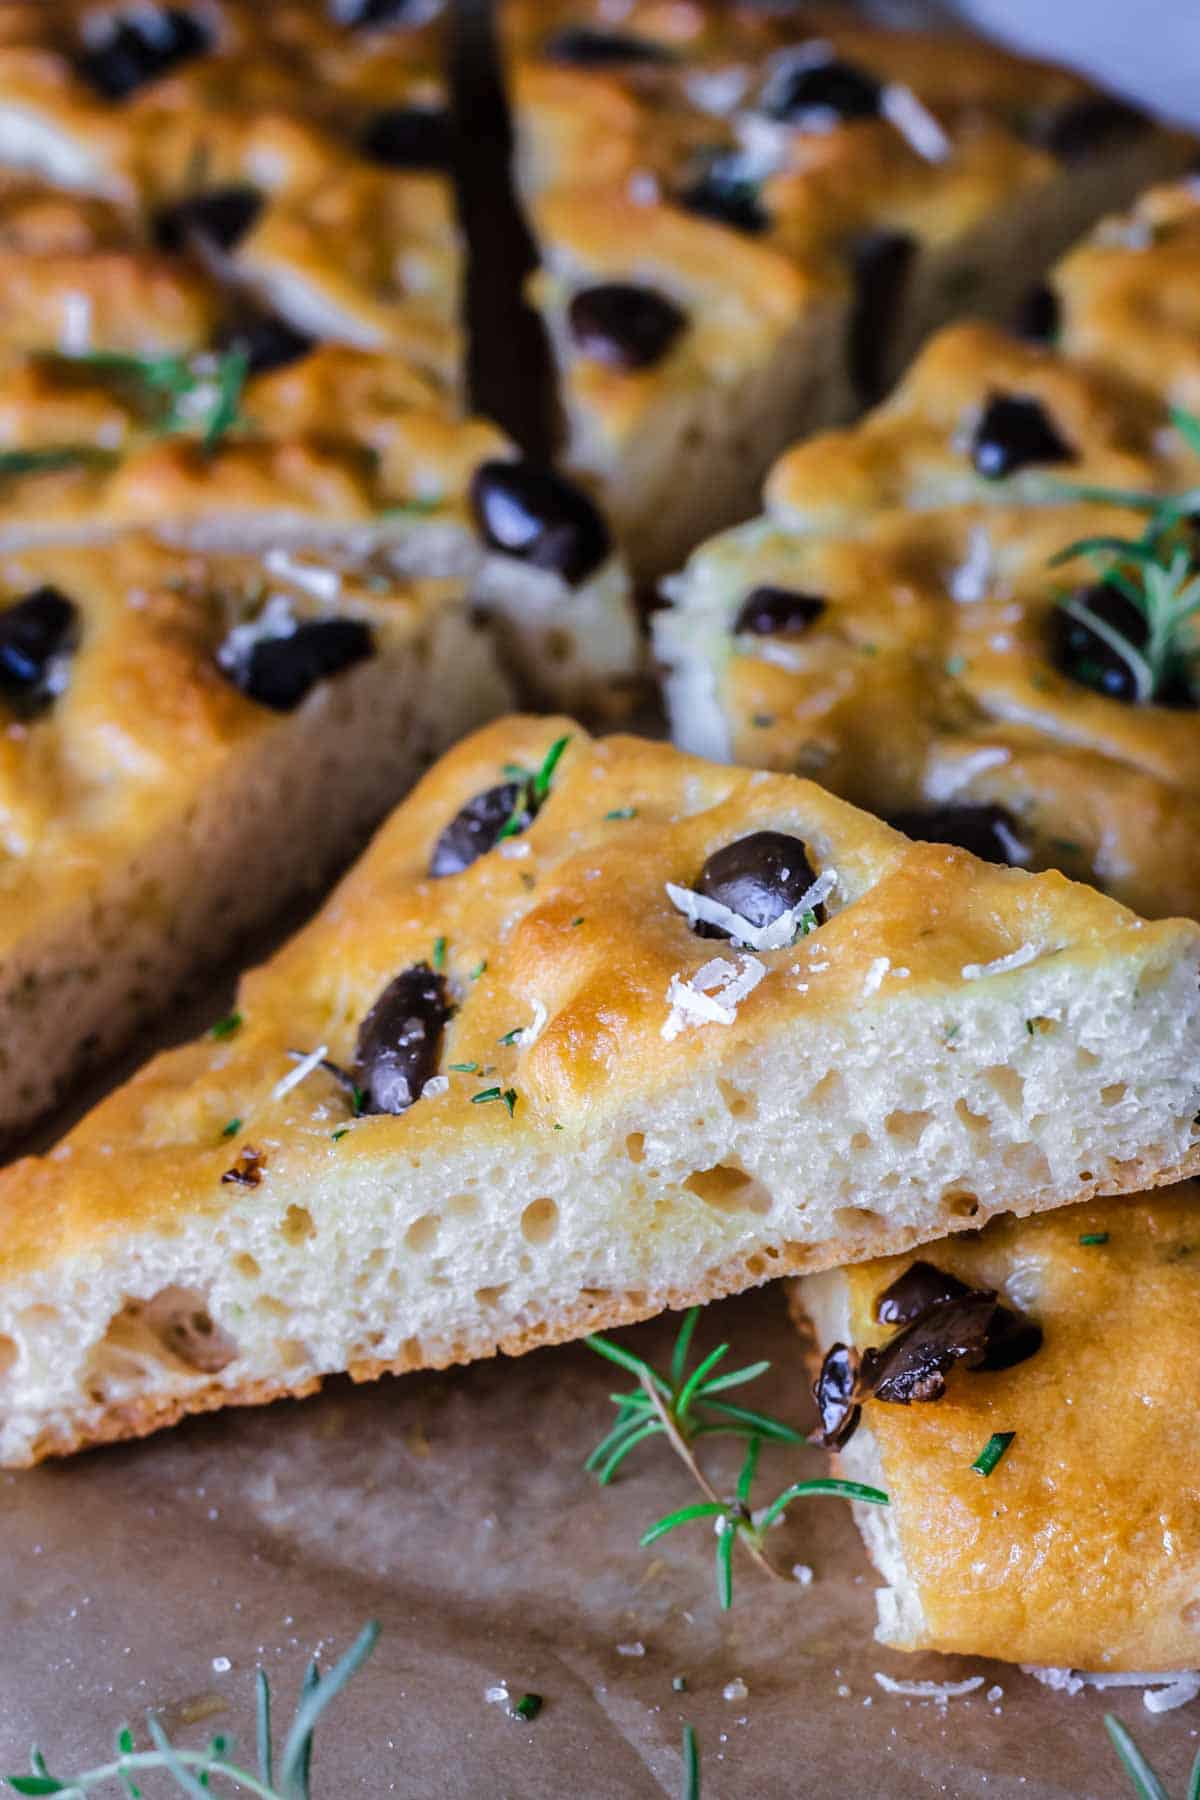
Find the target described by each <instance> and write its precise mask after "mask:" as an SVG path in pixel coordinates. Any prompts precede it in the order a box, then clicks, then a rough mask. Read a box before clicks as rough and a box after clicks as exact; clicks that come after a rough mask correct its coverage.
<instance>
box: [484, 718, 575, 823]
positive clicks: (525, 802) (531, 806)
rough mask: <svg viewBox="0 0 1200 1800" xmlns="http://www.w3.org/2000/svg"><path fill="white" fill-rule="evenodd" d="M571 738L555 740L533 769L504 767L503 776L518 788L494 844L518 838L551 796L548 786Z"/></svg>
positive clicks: (516, 765) (518, 766) (517, 765)
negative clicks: (513, 782)
mask: <svg viewBox="0 0 1200 1800" xmlns="http://www.w3.org/2000/svg"><path fill="white" fill-rule="evenodd" d="M570 741H571V739H570V735H569V734H567V735H566V736H564V737H560V738H555V740H554V742H553V743H552V744H551V746H550V748H549V749H548V750H547V752H546V754H545V756H543V758H542V760H541V762H540V764H539V765H538V767H537V768H536V769H527V768H525V767H524V766H523V764H521V763H505V765H504V774H505V775H506V776H507V777H508V779H509V780H510V781H515V782H516V784H517V797H516V800H515V801H514V802H513V809H512V811H511V813H510V814H509V815H508V818H507V819H506V820H505V821H504V824H503V825H502V826H501V828H500V831H499V832H498V833H497V836H496V842H497V843H498V844H499V843H502V842H503V840H504V839H505V838H510V837H517V836H519V834H520V833H521V832H522V831H524V829H525V827H526V825H527V824H528V822H529V819H530V817H531V816H532V815H533V814H534V813H536V812H537V811H538V809H539V807H541V805H542V803H543V802H544V801H545V798H546V796H547V794H548V793H549V792H550V783H551V781H552V780H553V778H554V771H555V769H557V767H558V764H559V760H560V759H561V757H562V753H563V751H564V750H565V749H566V747H567V745H568V744H569V743H570Z"/></svg>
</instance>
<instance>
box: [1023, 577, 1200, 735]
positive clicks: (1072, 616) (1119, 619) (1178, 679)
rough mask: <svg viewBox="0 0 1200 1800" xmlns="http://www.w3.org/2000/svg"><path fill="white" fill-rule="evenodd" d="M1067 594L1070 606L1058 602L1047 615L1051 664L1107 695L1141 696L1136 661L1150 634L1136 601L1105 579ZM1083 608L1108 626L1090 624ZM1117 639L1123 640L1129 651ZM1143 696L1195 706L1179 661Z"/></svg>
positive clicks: (1132, 699) (1127, 698) (1167, 703)
mask: <svg viewBox="0 0 1200 1800" xmlns="http://www.w3.org/2000/svg"><path fill="white" fill-rule="evenodd" d="M1069 599H1070V601H1071V602H1072V609H1071V611H1068V610H1067V608H1066V606H1062V605H1060V606H1057V607H1055V609H1054V611H1053V612H1052V613H1051V615H1050V656H1051V660H1052V661H1053V663H1054V665H1055V667H1056V668H1057V669H1059V670H1060V671H1061V673H1062V674H1064V675H1067V676H1069V677H1070V679H1071V680H1072V681H1077V682H1079V683H1080V685H1081V686H1082V687H1089V688H1093V689H1094V690H1095V691H1096V693H1098V694H1104V695H1106V696H1107V697H1108V698H1109V699H1110V700H1125V701H1129V702H1136V701H1137V700H1138V699H1139V698H1141V697H1142V695H1141V694H1140V692H1139V685H1138V671H1137V666H1136V664H1137V661H1140V659H1141V652H1142V651H1143V650H1144V649H1145V646H1146V641H1147V638H1148V636H1149V626H1148V624H1147V622H1146V615H1145V614H1144V613H1143V612H1142V609H1141V607H1140V606H1138V605H1136V604H1135V602H1134V601H1132V600H1130V599H1128V598H1127V597H1126V595H1124V594H1122V593H1121V592H1120V591H1119V590H1118V589H1117V588H1115V587H1113V586H1112V585H1111V584H1110V583H1108V582H1097V583H1096V584H1095V586H1093V587H1088V588H1080V589H1078V590H1077V591H1076V592H1075V593H1074V594H1072V595H1070V596H1069ZM1085 614H1086V615H1089V616H1090V617H1092V618H1094V619H1095V620H1096V621H1097V625H1098V626H1107V627H1108V628H1109V629H1108V631H1107V632H1105V631H1104V630H1101V629H1093V627H1092V626H1091V625H1089V623H1088V619H1087V617H1085V616H1083V615H1085ZM1122 644H1128V646H1129V654H1128V655H1126V654H1125V653H1124V652H1123V651H1122V649H1121V645H1122ZM1146 697H1147V698H1150V699H1153V700H1155V701H1157V702H1158V704H1159V705H1160V706H1180V707H1191V706H1194V705H1195V704H1196V702H1195V699H1194V697H1193V695H1192V691H1191V687H1190V685H1189V683H1188V680H1187V671H1186V667H1185V666H1184V664H1183V663H1182V661H1180V662H1179V663H1178V664H1177V665H1175V666H1174V667H1172V668H1170V669H1169V670H1168V671H1167V674H1166V678H1165V679H1164V680H1161V681H1160V683H1159V685H1158V687H1157V688H1156V689H1155V692H1154V693H1153V694H1152V695H1150V696H1146Z"/></svg>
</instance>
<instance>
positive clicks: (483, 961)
mask: <svg viewBox="0 0 1200 1800" xmlns="http://www.w3.org/2000/svg"><path fill="white" fill-rule="evenodd" d="M486 968H487V957H486V956H481V957H480V959H479V961H478V962H477V963H476V964H475V967H474V968H473V969H472V970H471V976H470V979H471V980H472V981H478V980H479V977H480V976H481V975H482V974H483V971H484V970H485V969H486Z"/></svg>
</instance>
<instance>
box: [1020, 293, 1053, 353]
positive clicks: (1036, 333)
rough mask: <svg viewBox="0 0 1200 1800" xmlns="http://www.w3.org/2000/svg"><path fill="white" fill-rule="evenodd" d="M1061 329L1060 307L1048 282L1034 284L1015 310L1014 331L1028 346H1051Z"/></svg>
mask: <svg viewBox="0 0 1200 1800" xmlns="http://www.w3.org/2000/svg"><path fill="white" fill-rule="evenodd" d="M1061 327H1062V307H1061V305H1060V304H1059V298H1058V295H1057V294H1056V293H1055V291H1054V289H1053V288H1052V287H1051V286H1050V284H1049V282H1048V281H1039V282H1036V283H1035V285H1034V286H1033V287H1031V288H1030V289H1029V290H1028V292H1027V293H1026V295H1025V297H1024V299H1023V300H1022V301H1021V304H1020V306H1019V307H1018V308H1017V317H1016V321H1015V330H1016V333H1017V336H1018V337H1021V338H1024V339H1025V341H1026V343H1029V344H1053V343H1054V342H1055V340H1056V339H1057V337H1058V334H1059V331H1060V329H1061Z"/></svg>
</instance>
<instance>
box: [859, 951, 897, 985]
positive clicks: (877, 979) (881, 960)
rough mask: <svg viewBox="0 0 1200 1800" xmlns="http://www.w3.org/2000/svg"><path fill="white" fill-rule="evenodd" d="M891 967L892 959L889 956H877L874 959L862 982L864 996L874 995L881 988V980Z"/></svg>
mask: <svg viewBox="0 0 1200 1800" xmlns="http://www.w3.org/2000/svg"><path fill="white" fill-rule="evenodd" d="M891 966H892V959H891V957H890V956H877V957H876V958H875V961H874V962H873V963H872V964H871V966H870V968H869V969H868V970H867V973H866V978H865V980H864V981H863V985H862V991H863V993H864V994H874V993H876V992H877V991H878V989H879V988H881V987H882V986H883V978H884V976H885V975H886V974H887V972H888V970H889V969H890V968H891Z"/></svg>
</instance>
